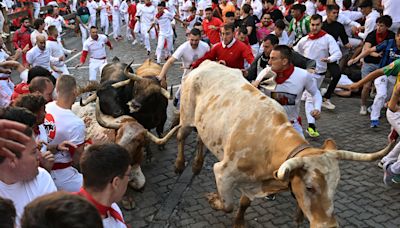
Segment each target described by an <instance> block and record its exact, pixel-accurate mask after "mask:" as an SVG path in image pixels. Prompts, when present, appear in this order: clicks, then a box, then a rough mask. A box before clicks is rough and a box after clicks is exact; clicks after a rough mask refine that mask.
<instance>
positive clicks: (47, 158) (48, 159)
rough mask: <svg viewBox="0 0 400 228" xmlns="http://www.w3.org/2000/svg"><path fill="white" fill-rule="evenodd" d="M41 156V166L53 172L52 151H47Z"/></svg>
mask: <svg viewBox="0 0 400 228" xmlns="http://www.w3.org/2000/svg"><path fill="white" fill-rule="evenodd" d="M41 155H42V156H41V157H40V165H41V166H42V167H43V168H45V169H46V170H51V168H53V165H54V154H53V153H51V152H50V151H46V152H44V153H42V154H41Z"/></svg>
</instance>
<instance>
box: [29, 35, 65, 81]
mask: <svg viewBox="0 0 400 228" xmlns="http://www.w3.org/2000/svg"><path fill="white" fill-rule="evenodd" d="M64 58H65V57H64V56H61V57H59V58H54V57H52V56H51V55H50V50H49V49H48V48H47V47H46V38H45V37H44V36H42V35H38V36H37V37H36V46H35V47H33V48H32V49H31V50H29V51H28V52H27V53H26V61H27V62H28V64H29V65H31V67H34V66H41V67H43V68H46V69H47V70H48V71H50V72H58V73H62V72H61V71H60V70H58V69H57V68H56V67H54V66H53V64H52V63H54V62H56V61H63V60H64ZM53 70H54V71H53Z"/></svg>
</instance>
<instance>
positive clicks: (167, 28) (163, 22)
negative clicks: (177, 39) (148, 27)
mask: <svg viewBox="0 0 400 228" xmlns="http://www.w3.org/2000/svg"><path fill="white" fill-rule="evenodd" d="M173 19H174V15H173V14H172V13H170V12H169V11H168V10H166V9H165V2H160V3H159V4H158V6H157V14H156V16H155V17H154V23H153V25H152V27H153V26H154V25H158V42H157V49H156V56H157V63H158V64H160V63H161V56H162V53H163V49H164V44H165V42H166V43H167V47H166V51H165V52H166V53H167V56H166V57H168V56H169V55H171V50H172V42H173V36H174V32H173V31H172V26H171V22H172V20H173Z"/></svg>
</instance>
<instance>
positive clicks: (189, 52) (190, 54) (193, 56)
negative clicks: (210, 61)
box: [172, 41, 210, 77]
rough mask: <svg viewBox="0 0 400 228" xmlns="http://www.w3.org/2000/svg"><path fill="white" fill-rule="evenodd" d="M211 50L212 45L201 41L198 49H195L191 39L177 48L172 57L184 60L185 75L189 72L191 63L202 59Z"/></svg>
mask: <svg viewBox="0 0 400 228" xmlns="http://www.w3.org/2000/svg"><path fill="white" fill-rule="evenodd" d="M209 50H210V46H208V44H207V43H206V42H203V41H200V42H199V46H197V48H196V49H193V48H192V46H190V43H189V41H186V42H185V43H183V44H181V46H179V47H178V49H176V51H175V52H174V54H172V57H174V58H175V59H177V60H182V65H183V68H184V71H183V77H184V76H185V75H186V74H187V73H188V69H189V68H190V64H192V63H193V62H194V61H196V60H197V59H200V58H201V57H203V56H204V54H206V53H207V52H208V51H209Z"/></svg>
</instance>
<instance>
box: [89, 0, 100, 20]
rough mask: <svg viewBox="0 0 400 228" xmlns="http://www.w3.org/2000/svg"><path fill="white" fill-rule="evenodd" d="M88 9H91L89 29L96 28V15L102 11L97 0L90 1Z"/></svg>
mask: <svg viewBox="0 0 400 228" xmlns="http://www.w3.org/2000/svg"><path fill="white" fill-rule="evenodd" d="M87 8H88V9H89V13H90V23H89V27H91V26H96V15H97V11H98V10H99V9H100V7H99V5H98V4H97V2H96V1H95V0H88V1H87Z"/></svg>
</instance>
